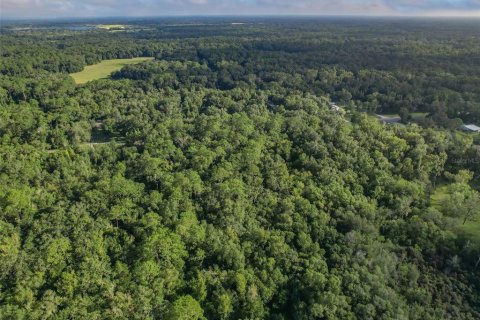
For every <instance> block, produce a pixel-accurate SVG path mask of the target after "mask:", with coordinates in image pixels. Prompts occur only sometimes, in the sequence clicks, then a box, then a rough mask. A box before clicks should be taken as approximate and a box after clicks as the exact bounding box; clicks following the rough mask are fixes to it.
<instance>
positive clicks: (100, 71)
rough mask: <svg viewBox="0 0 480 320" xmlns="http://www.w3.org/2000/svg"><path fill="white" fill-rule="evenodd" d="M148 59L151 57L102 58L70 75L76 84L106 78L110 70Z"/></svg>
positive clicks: (110, 72)
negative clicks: (100, 60) (98, 61)
mask: <svg viewBox="0 0 480 320" xmlns="http://www.w3.org/2000/svg"><path fill="white" fill-rule="evenodd" d="M148 60H153V58H147V57H140V58H132V59H113V60H103V61H102V62H100V63H97V64H94V65H91V66H86V67H85V68H84V69H83V70H82V71H80V72H76V73H71V74H70V75H71V76H72V77H73V79H74V80H75V83H76V84H84V83H86V82H88V81H91V80H96V79H104V78H108V77H109V76H110V74H112V72H114V71H118V70H120V69H121V68H122V67H123V66H125V65H127V64H135V63H140V62H144V61H148Z"/></svg>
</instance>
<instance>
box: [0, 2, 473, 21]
mask: <svg viewBox="0 0 480 320" xmlns="http://www.w3.org/2000/svg"><path fill="white" fill-rule="evenodd" d="M0 10H1V11H0V17H1V18H2V19H17V18H69V17H114V16H116V17H120V16H121V17H126V16H132V17H135V16H137V17H142V16H177V15H183V16H189V15H362V16H364V15H367V16H478V17H480V0H0Z"/></svg>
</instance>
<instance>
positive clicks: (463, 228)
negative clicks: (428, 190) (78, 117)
mask: <svg viewBox="0 0 480 320" xmlns="http://www.w3.org/2000/svg"><path fill="white" fill-rule="evenodd" d="M447 194H448V186H446V185H444V186H441V187H438V188H437V189H436V190H435V192H434V193H433V194H432V196H431V198H430V199H431V204H432V206H433V207H435V208H436V209H438V210H440V209H441V207H442V202H443V201H445V199H446V198H447ZM449 219H450V220H451V221H452V222H453V225H454V228H455V231H456V232H458V233H460V234H463V235H465V236H467V237H468V238H470V239H471V240H472V241H474V242H475V244H476V245H478V246H480V221H478V220H475V221H467V222H466V223H465V224H463V221H462V219H460V218H458V217H449Z"/></svg>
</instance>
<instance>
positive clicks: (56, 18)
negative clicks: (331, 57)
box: [0, 13, 480, 25]
mask: <svg viewBox="0 0 480 320" xmlns="http://www.w3.org/2000/svg"><path fill="white" fill-rule="evenodd" d="M222 17H223V18H262V17H263V18H274V17H282V18H288V17H290V18H335V17H337V18H342V17H356V18H388V19H391V18H393V19H398V18H428V19H443V18H447V19H451V18H464V19H480V15H459V14H457V15H455V14H453V15H428V14H425V15H422V14H418V15H407V14H405V15H402V14H398V15H380V14H371V15H369V14H349V13H345V14H308V13H305V14H283V13H272V14H269V13H265V14H216V13H212V14H182V13H179V14H175V13H174V14H166V15H138V16H122V15H119V16H116V15H111V16H108V15H107V16H95V17H92V16H84V17H77V16H65V17H29V16H24V17H15V18H8V17H0V20H3V21H25V20H29V21H36V20H38V21H48V20H57V21H58V20H95V19H154V18H157V19H158V18H222ZM0 25H1V21H0Z"/></svg>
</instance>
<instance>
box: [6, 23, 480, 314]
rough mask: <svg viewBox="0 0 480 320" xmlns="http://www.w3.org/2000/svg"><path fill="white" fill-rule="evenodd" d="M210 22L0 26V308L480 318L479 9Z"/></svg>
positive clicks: (45, 311)
mask: <svg viewBox="0 0 480 320" xmlns="http://www.w3.org/2000/svg"><path fill="white" fill-rule="evenodd" d="M212 21H213V23H207V24H205V25H194V26H181V27H179V26H171V25H169V24H168V23H165V24H162V23H161V22H156V23H148V25H140V26H142V28H139V30H136V29H135V30H136V31H135V32H133V31H132V32H122V33H109V32H108V31H105V30H94V31H86V32H73V31H65V30H58V29H54V28H52V29H48V28H46V29H41V30H36V29H31V30H29V31H25V30H24V31H22V30H15V29H14V28H10V27H8V26H7V27H5V28H4V29H2V34H1V35H0V40H1V41H2V49H1V53H2V54H1V57H0V261H1V263H0V318H6V319H22V318H23V319H432V320H433V319H477V318H480V309H479V305H480V303H479V301H480V300H479V299H480V293H479V288H478V285H477V284H476V283H477V282H476V280H477V279H478V276H479V268H478V261H480V260H479V257H480V242H479V240H478V237H474V236H472V234H473V233H474V231H471V230H478V224H476V222H475V218H476V217H477V216H478V208H479V207H480V203H479V202H480V200H479V196H478V191H476V189H475V188H476V185H475V182H476V181H477V180H478V177H479V174H480V171H479V168H478V162H476V161H477V160H478V159H480V155H479V153H478V146H477V145H475V140H474V139H473V138H472V137H470V136H469V135H459V134H452V133H450V132H449V131H447V130H444V129H441V128H440V127H442V126H443V127H451V128H453V127H454V126H456V125H458V121H457V120H455V119H454V118H456V117H462V119H464V120H475V119H478V115H479V114H478V110H477V109H478V108H477V107H478V101H479V98H478V90H476V88H478V86H477V84H478V74H479V73H480V72H479V70H478V68H477V67H476V65H475V61H474V60H471V59H475V58H474V56H475V54H476V53H477V52H478V50H477V49H478V43H477V42H475V41H473V40H472V39H473V38H474V36H475V31H473V32H472V29H474V28H472V24H474V22H462V23H461V22H453V21H452V22H448V23H447V22H445V23H446V25H445V26H444V25H442V24H439V23H437V22H433V21H430V22H428V23H427V22H411V24H409V25H408V26H401V25H400V24H397V23H394V22H391V23H387V22H379V21H369V22H368V23H367V22H365V21H363V22H361V23H359V22H358V21H337V22H328V23H327V22H322V23H320V22H318V21H316V20H312V21H310V19H306V20H305V21H294V20H292V21H290V20H284V19H280V20H278V21H277V20H269V19H267V21H268V22H269V23H265V24H247V25H244V26H242V27H240V26H232V25H230V24H225V23H217V22H218V21H217V20H216V19H213V18H212ZM273 21H277V22H275V23H270V22H273ZM137 23H138V24H140V23H141V22H136V23H135V24H137ZM144 23H146V22H144ZM380 25H381V26H382V27H381V28H379V26H380ZM439 28H440V29H441V30H439ZM140 29H143V30H140ZM132 30H133V29H132ZM452 34H453V35H454V36H451V35H452ZM45 39H48V41H46V40H45ZM352 52H356V53H359V54H352ZM139 56H149V57H156V59H155V60H154V61H146V62H142V63H139V64H135V65H128V66H125V67H123V68H122V69H121V70H119V71H118V72H115V73H114V74H113V75H112V77H111V79H99V80H93V81H90V82H88V83H86V84H85V85H83V86H76V85H75V83H74V82H73V81H72V79H71V78H70V77H68V75H67V74H66V73H71V72H77V71H80V70H81V69H82V68H83V66H84V65H85V64H94V63H97V62H99V61H100V60H106V59H117V58H131V57H139ZM466 57H469V58H468V59H467V58H466ZM330 98H331V99H334V100H335V101H338V102H341V104H342V106H343V107H345V113H342V112H335V110H332V108H331V106H330V105H329V104H328V103H329V102H330ZM362 110H365V111H377V112H379V111H381V112H384V113H387V112H390V113H398V112H400V114H401V115H402V119H403V121H404V122H405V123H408V122H410V121H413V120H414V121H417V122H419V123H420V124H421V125H417V124H407V125H405V126H383V125H381V124H380V123H379V122H378V121H377V120H372V119H370V118H369V117H368V116H367V115H366V114H364V113H361V112H359V111H362ZM415 111H424V112H428V113H429V116H426V117H424V119H423V120H422V119H414V115H416V113H415ZM424 115H425V114H424ZM422 121H423V122H422ZM435 125H438V126H435ZM427 127H428V128H427ZM452 172H453V173H455V174H452ZM447 181H448V182H449V183H450V185H449V186H448V187H442V184H445V183H446V182H447ZM469 183H470V184H469ZM438 185H440V187H438ZM459 219H460V221H461V222H463V220H465V221H466V222H465V225H464V226H463V227H459V226H458V225H459V223H455V221H457V220H459ZM460 224H461V223H460ZM469 230H470V231H469ZM466 231H468V232H466Z"/></svg>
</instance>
